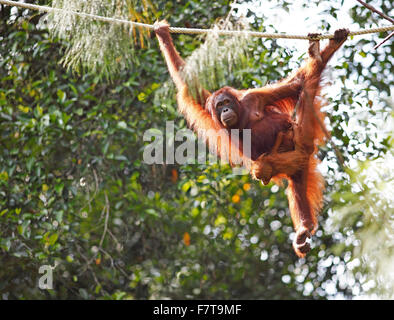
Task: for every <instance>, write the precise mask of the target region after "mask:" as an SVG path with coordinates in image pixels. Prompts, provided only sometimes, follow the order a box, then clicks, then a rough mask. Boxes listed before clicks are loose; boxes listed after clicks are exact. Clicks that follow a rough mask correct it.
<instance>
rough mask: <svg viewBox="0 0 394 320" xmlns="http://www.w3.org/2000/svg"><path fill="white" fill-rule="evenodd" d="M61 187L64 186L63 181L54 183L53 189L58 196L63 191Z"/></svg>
mask: <svg viewBox="0 0 394 320" xmlns="http://www.w3.org/2000/svg"><path fill="white" fill-rule="evenodd" d="M63 188H64V183H63V182H61V183H58V184H57V185H55V191H56V192H57V194H58V195H59V196H60V195H61V194H62V192H63Z"/></svg>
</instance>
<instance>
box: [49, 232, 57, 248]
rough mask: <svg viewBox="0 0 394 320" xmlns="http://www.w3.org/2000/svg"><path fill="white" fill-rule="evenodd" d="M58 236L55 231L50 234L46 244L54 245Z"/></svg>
mask: <svg viewBox="0 0 394 320" xmlns="http://www.w3.org/2000/svg"><path fill="white" fill-rule="evenodd" d="M58 238H59V235H58V234H57V233H54V234H53V235H51V236H50V237H49V239H48V244H49V245H51V246H52V245H54V244H55V243H56V241H57V239H58Z"/></svg>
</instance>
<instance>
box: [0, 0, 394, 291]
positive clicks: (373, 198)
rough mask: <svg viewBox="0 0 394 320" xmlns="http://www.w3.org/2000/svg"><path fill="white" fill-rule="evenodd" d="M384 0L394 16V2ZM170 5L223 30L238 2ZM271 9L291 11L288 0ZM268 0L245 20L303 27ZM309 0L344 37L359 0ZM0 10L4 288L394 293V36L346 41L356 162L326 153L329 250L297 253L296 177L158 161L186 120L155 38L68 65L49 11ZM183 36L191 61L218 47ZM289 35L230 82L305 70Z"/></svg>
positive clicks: (323, 241) (180, 42)
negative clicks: (154, 147) (153, 147)
mask: <svg viewBox="0 0 394 320" xmlns="http://www.w3.org/2000/svg"><path fill="white" fill-rule="evenodd" d="M28 2H30V1H28ZM34 3H36V4H41V5H48V4H49V3H48V1H34ZM238 3H240V2H238ZM370 3H371V4H373V5H375V6H376V7H377V8H379V9H381V10H382V11H383V12H385V13H386V14H388V15H390V14H391V15H392V14H393V3H392V1H390V0H376V1H371V2H370ZM154 4H155V17H160V18H166V19H167V20H168V21H169V22H170V24H171V25H173V26H187V27H197V28H207V27H209V26H210V25H211V24H212V23H214V22H215V21H216V20H217V19H218V18H222V17H225V16H226V15H227V14H228V12H229V11H230V2H229V1H221V0H214V1H196V0H191V1H183V0H177V1H154ZM270 4H272V5H274V6H275V7H276V9H275V10H279V12H282V13H280V14H279V17H281V15H282V14H283V15H285V14H286V12H287V13H289V14H290V15H291V13H292V8H291V5H290V3H289V2H287V1H282V0H278V1H272V2H270ZM263 5H264V4H262V3H260V2H258V1H252V2H245V3H240V4H239V5H238V6H236V7H235V9H234V14H235V15H236V14H240V13H241V11H242V12H243V13H246V15H247V18H248V19H249V20H250V22H251V24H252V28H253V29H254V30H262V31H263V30H270V31H271V30H280V31H286V32H289V33H291V31H292V30H283V29H282V28H281V25H280V24H279V25H278V24H276V25H274V24H273V23H272V21H273V20H272V16H271V15H270V11H269V10H264V11H262V10H260V12H259V13H256V11H255V10H253V7H258V6H260V8H261V7H262V6H263ZM298 5H300V6H304V7H305V8H314V10H316V13H317V14H318V17H319V19H321V22H320V24H319V25H316V29H319V30H322V31H323V32H324V31H330V32H333V30H332V27H331V25H330V23H329V22H328V21H329V19H327V17H331V18H334V19H335V18H336V17H337V14H339V13H340V11H341V8H342V6H343V1H340V0H335V1H318V0H313V1H304V0H302V1H301V2H299V3H298ZM148 10H150V9H149V8H148ZM143 11H144V10H141V12H143ZM348 14H349V17H350V19H351V23H352V25H351V26H352V29H359V28H369V27H375V26H377V25H382V24H385V23H384V21H382V19H381V18H380V17H379V16H376V15H373V14H371V12H370V11H369V10H367V9H365V8H364V7H362V6H360V5H359V4H358V3H357V2H356V1H354V8H352V9H351V10H350V12H349V13H348ZM0 16H1V19H0V266H1V268H0V295H1V296H0V297H1V298H2V299H45V298H56V299H130V298H131V299H159V298H170V299H299V298H311V299H327V298H357V297H375V298H394V296H393V292H394V275H393V272H394V271H393V270H394V252H393V250H394V213H393V212H394V200H393V199H394V194H393V192H394V183H393V181H394V159H393V149H392V147H393V138H392V133H393V100H392V98H391V94H392V90H393V74H394V72H393V71H394V70H393V53H394V50H393V49H394V47H393V41H391V42H387V43H386V44H385V45H383V46H382V47H380V48H379V49H377V50H373V49H372V47H373V45H374V44H375V42H378V41H379V38H378V36H379V37H380V38H384V37H385V36H386V35H387V34H380V35H378V34H376V35H374V36H373V37H372V36H365V37H357V38H354V39H352V40H349V41H347V42H346V43H345V46H344V48H343V49H342V51H341V52H340V53H339V54H338V55H337V59H336V60H335V61H334V62H333V63H332V64H331V65H332V66H335V68H331V70H330V73H329V74H328V75H327V76H328V78H331V82H332V83H333V86H332V87H331V88H330V89H328V90H326V96H327V99H328V102H329V103H328V105H327V106H326V107H325V111H326V112H327V113H328V116H329V121H330V128H331V131H332V135H333V139H334V141H335V143H336V145H337V146H338V148H339V149H340V151H341V153H342V155H343V157H344V159H345V164H346V166H347V168H348V169H346V170H345V169H344V168H342V167H341V166H340V165H339V164H338V161H337V159H336V157H335V154H334V152H333V150H332V148H331V146H330V145H327V146H326V147H324V148H322V149H321V151H320V153H319V157H320V158H321V159H322V160H323V162H322V166H321V167H322V170H323V172H324V175H325V178H326V180H327V190H326V193H325V206H324V209H323V211H322V214H321V216H320V227H319V230H318V231H317V233H316V236H315V237H314V239H313V244H312V251H311V252H310V254H309V255H308V256H307V257H306V258H305V259H298V258H297V257H296V256H295V254H294V253H293V250H292V248H291V239H292V237H293V236H294V233H293V228H292V223H291V219H290V217H289V213H288V208H287V200H286V197H285V194H284V189H283V188H278V187H277V186H275V185H273V184H270V185H268V186H263V185H262V184H260V183H258V182H256V181H252V180H251V178H250V177H249V176H246V175H245V176H234V175H233V174H232V171H231V169H230V168H229V167H228V166H225V165H209V164H207V165H182V166H178V165H147V164H144V163H143V161H142V152H143V148H144V145H146V144H147V143H144V142H143V140H142V136H143V133H144V132H145V131H146V130H148V129H150V128H157V129H159V130H163V131H164V130H165V121H166V120H173V121H175V123H176V129H180V128H184V127H185V126H186V124H185V121H184V119H183V118H182V117H181V116H180V115H179V114H178V113H177V111H176V103H175V99H174V98H175V97H174V96H173V95H172V96H171V97H170V98H167V99H165V100H161V99H158V98H157V95H156V94H157V91H158V89H159V88H160V87H161V86H162V84H163V83H165V82H166V81H167V80H168V73H167V69H166V66H165V64H164V60H163V58H162V56H161V54H160V52H159V49H158V45H157V41H156V39H155V37H154V35H151V36H150V37H149V36H147V37H146V39H145V40H144V45H142V44H141V43H140V42H135V43H134V44H133V48H134V49H135V53H134V56H133V61H132V68H128V69H127V70H125V69H123V70H122V69H121V68H120V71H119V74H118V75H117V76H116V77H115V78H114V79H112V81H109V80H108V81H107V80H105V79H102V78H100V77H98V76H97V73H95V72H91V73H89V72H87V71H86V70H84V69H83V68H82V69H81V70H80V73H75V72H71V71H68V70H66V69H65V68H64V67H63V66H62V65H61V64H59V61H61V59H62V58H64V54H65V52H67V50H68V48H69V44H68V43H67V41H65V40H61V39H59V38H57V37H50V36H49V33H48V30H46V29H45V28H43V27H42V26H39V20H40V17H41V16H42V15H41V14H38V13H37V12H31V11H26V10H22V9H15V8H13V9H12V8H10V7H8V6H3V5H0ZM134 16H135V17H136V16H137V17H142V16H143V15H138V14H137V13H134ZM141 19H142V18H141ZM144 21H145V20H144ZM297 23H298V22H297ZM299 23H302V21H300V22H299ZM346 27H347V25H346ZM174 38H175V43H176V45H177V48H178V49H179V51H180V52H181V54H182V55H183V56H189V55H190V54H191V53H192V52H193V51H194V50H195V49H197V48H198V47H199V46H200V44H201V43H202V42H201V41H202V39H201V38H200V37H196V36H188V35H177V36H175V37H174ZM372 40H373V41H372ZM130 41H133V40H132V38H130ZM286 43H287V42H286V41H283V42H280V41H276V40H270V39H264V40H261V39H255V40H254V41H253V42H252V43H251V44H249V45H248V50H249V52H250V58H249V59H248V61H247V65H246V66H245V67H244V68H242V69H238V70H235V71H234V75H233V76H232V77H229V79H228V81H229V83H228V85H232V86H235V87H238V88H248V87H253V86H261V85H264V84H265V83H267V81H275V80H277V79H279V78H281V77H283V76H285V75H286V74H288V72H289V71H291V68H294V67H297V66H299V65H300V63H301V62H302V57H301V54H298V53H296V51H295V49H294V48H293V47H291V46H289V47H287V46H286ZM298 43H301V42H298ZM304 45H305V44H304ZM125 47H127V44H125ZM111 63H113V62H111ZM104 71H105V70H104ZM104 73H105V72H104ZM42 265H51V266H55V265H56V268H55V269H54V288H53V289H52V290H41V289H39V288H38V278H39V277H40V276H41V275H40V274H39V272H38V270H39V268H40V266H42Z"/></svg>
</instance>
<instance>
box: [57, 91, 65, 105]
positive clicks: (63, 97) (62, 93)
mask: <svg viewBox="0 0 394 320" xmlns="http://www.w3.org/2000/svg"><path fill="white" fill-rule="evenodd" d="M57 96H58V98H59V100H60V102H64V101H65V100H66V93H65V92H64V91H62V90H60V89H58V90H57Z"/></svg>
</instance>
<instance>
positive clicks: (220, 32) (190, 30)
mask: <svg viewBox="0 0 394 320" xmlns="http://www.w3.org/2000/svg"><path fill="white" fill-rule="evenodd" d="M0 4H4V5H8V6H15V7H21V8H25V9H30V10H38V11H41V12H61V13H68V14H73V15H76V16H80V17H85V18H90V19H93V20H97V21H103V22H110V23H119V24H126V25H129V26H131V27H142V28H147V29H150V30H153V28H154V27H153V25H151V24H146V23H140V22H134V21H128V20H122V19H117V18H108V17H103V16H97V15H94V14H90V13H84V12H77V11H72V10H64V9H59V8H52V7H47V6H38V5H34V4H30V3H22V2H16V1H8V0H0ZM393 30H394V24H392V25H391V26H385V27H380V28H371V29H364V30H359V31H351V32H350V33H349V36H359V35H363V34H369V33H377V32H386V31H393ZM170 32H171V33H185V34H204V33H209V32H215V33H216V34H218V35H226V36H228V35H234V34H243V35H245V34H247V35H249V36H252V37H259V38H271V39H301V40H309V39H311V38H310V37H308V36H303V35H291V34H282V33H264V32H258V31H239V30H213V29H197V28H178V27H170ZM333 36H334V35H333V34H322V35H319V36H317V37H314V38H313V39H315V40H317V39H318V40H321V39H330V38H332V37H333Z"/></svg>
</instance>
